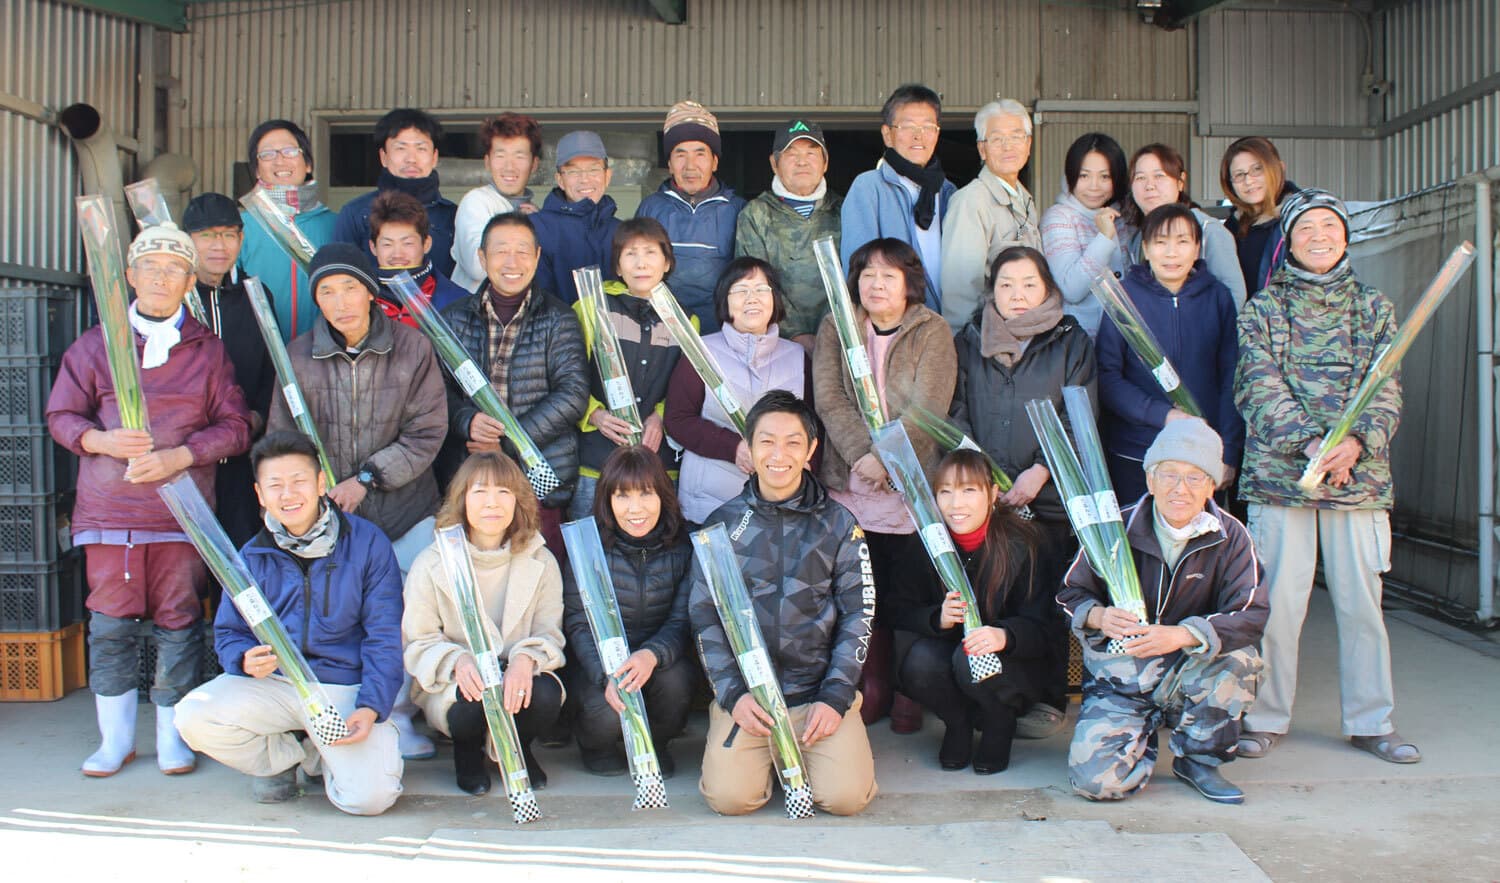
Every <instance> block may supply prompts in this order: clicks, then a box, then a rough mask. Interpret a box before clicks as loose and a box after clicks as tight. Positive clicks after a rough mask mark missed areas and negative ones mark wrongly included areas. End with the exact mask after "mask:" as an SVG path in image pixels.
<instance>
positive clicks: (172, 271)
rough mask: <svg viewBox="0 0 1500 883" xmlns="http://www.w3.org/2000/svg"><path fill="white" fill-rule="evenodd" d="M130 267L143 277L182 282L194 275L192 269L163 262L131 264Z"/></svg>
mask: <svg viewBox="0 0 1500 883" xmlns="http://www.w3.org/2000/svg"><path fill="white" fill-rule="evenodd" d="M130 268H131V269H132V270H135V274H136V275H137V276H139V277H141V278H142V279H166V280H167V281H169V282H172V281H176V282H181V281H182V280H183V279H186V278H187V277H189V276H191V275H193V271H192V270H188V269H185V268H183V267H174V266H171V265H163V264H131V265H130Z"/></svg>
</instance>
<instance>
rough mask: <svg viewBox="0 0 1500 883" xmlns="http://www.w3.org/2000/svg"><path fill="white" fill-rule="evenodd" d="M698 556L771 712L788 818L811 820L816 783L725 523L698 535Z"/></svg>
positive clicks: (733, 645)
mask: <svg viewBox="0 0 1500 883" xmlns="http://www.w3.org/2000/svg"><path fill="white" fill-rule="evenodd" d="M693 554H694V555H695V556H696V557H697V559H698V566H699V567H701V568H702V569H703V575H704V577H705V578H706V579H707V580H708V591H709V594H711V595H712V596H713V599H714V608H715V609H716V610H718V612H719V621H720V622H722V623H723V624H724V636H725V638H726V639H728V641H729V649H730V650H731V651H732V652H733V653H734V657H735V659H736V660H738V662H739V668H740V674H741V676H743V677H744V679H745V686H747V687H749V688H750V695H751V696H752V697H753V698H754V699H755V701H756V702H757V703H759V704H760V707H761V708H763V709H765V711H766V713H767V714H769V715H770V716H771V720H772V724H771V759H772V761H773V763H774V765H775V767H776V776H777V778H778V779H780V780H781V788H782V790H783V791H784V792H785V793H786V815H787V818H789V819H806V818H811V817H812V814H813V800H812V785H811V784H810V783H809V782H808V780H807V773H806V772H805V771H804V768H803V764H802V748H801V746H799V745H798V744H797V733H796V731H795V730H794V729H793V728H792V717H791V714H790V713H789V712H788V711H787V707H786V697H784V696H783V695H782V693H781V685H780V684H778V683H777V682H776V672H775V670H774V669H773V668H772V667H771V658H770V656H768V655H767V654H766V639H765V636H763V635H762V634H761V631H760V623H759V622H758V621H757V620H756V618H755V608H754V607H753V606H751V602H750V590H749V589H748V588H746V586H745V576H744V574H743V573H741V571H740V562H739V559H738V558H736V557H735V554H734V547H733V546H732V545H730V543H729V534H728V532H727V531H725V530H724V525H722V524H714V525H711V526H709V527H706V528H704V529H703V530H700V531H698V532H697V533H694V534H693Z"/></svg>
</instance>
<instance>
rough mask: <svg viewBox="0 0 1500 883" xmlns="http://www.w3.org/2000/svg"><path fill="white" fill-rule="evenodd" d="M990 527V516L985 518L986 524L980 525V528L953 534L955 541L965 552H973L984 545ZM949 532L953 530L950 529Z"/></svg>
mask: <svg viewBox="0 0 1500 883" xmlns="http://www.w3.org/2000/svg"><path fill="white" fill-rule="evenodd" d="M989 529H990V520H989V518H985V519H984V524H981V525H979V527H978V528H976V529H974V530H971V531H969V532H968V533H955V534H953V543H954V545H956V546H958V548H959V549H961V550H963V551H965V552H972V551H974V550H975V549H978V548H979V547H980V546H982V545H984V535H985V533H987V532H988V531H989ZM949 533H953V532H952V531H949Z"/></svg>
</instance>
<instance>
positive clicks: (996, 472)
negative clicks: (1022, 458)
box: [901, 405, 1036, 521]
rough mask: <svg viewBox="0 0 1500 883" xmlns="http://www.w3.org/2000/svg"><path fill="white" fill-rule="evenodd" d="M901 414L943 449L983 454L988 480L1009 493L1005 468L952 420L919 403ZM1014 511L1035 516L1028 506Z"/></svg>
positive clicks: (1024, 515)
mask: <svg viewBox="0 0 1500 883" xmlns="http://www.w3.org/2000/svg"><path fill="white" fill-rule="evenodd" d="M901 416H902V417H904V418H905V419H907V420H910V421H911V422H912V423H914V424H916V427H917V428H918V429H920V430H922V431H923V432H925V433H927V434H928V435H930V436H932V439H933V441H935V442H937V443H938V444H939V445H941V446H942V448H943V450H945V451H958V450H965V451H974V452H975V453H978V454H980V455H981V456H983V457H984V462H986V463H988V464H989V466H990V480H991V481H993V482H994V483H995V487H998V488H999V489H1000V493H1002V494H1004V493H1009V492H1010V489H1011V488H1012V487H1015V483H1014V482H1012V481H1011V480H1010V476H1009V475H1006V474H1005V470H1004V469H1001V468H1000V464H998V463H996V462H995V458H994V457H991V456H990V455H989V454H987V453H985V451H984V449H983V448H981V447H980V446H979V443H978V442H976V441H974V439H972V438H969V436H968V435H967V434H965V433H964V431H963V430H962V429H959V428H958V427H957V426H956V425H954V423H953V421H951V420H945V419H944V418H942V417H939V416H938V415H936V414H934V413H932V412H931V411H929V410H927V409H926V408H924V407H922V406H921V405H909V406H908V407H907V409H906V412H905V413H904V414H902V415H901ZM1016 512H1017V514H1019V515H1020V516H1021V517H1022V518H1024V519H1026V520H1027V521H1030V520H1032V519H1033V518H1035V517H1036V515H1035V514H1034V513H1033V512H1032V511H1031V507H1030V506H1022V507H1021V508H1019V509H1017V510H1016Z"/></svg>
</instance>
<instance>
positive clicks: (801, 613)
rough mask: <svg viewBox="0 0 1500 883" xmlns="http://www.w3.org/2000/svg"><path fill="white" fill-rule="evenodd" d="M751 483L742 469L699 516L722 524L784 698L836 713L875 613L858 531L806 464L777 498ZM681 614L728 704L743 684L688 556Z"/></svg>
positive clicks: (855, 677) (849, 694) (849, 699)
mask: <svg viewBox="0 0 1500 883" xmlns="http://www.w3.org/2000/svg"><path fill="white" fill-rule="evenodd" d="M759 489H760V483H759V482H758V481H757V480H756V478H755V477H754V476H751V478H750V480H749V481H747V482H746V483H745V490H744V491H743V492H741V494H740V495H739V496H738V497H735V498H734V499H732V500H730V501H729V502H727V503H725V504H724V505H723V506H720V507H719V508H718V509H717V510H715V511H714V513H713V514H712V515H710V516H709V517H708V520H707V521H706V522H705V524H717V523H722V524H723V525H724V527H725V529H726V530H728V531H729V539H730V542H731V543H732V544H733V545H734V550H735V554H736V555H737V556H738V557H739V560H740V565H741V567H742V568H743V570H744V573H745V584H746V586H747V587H748V588H749V589H750V602H751V604H752V605H753V606H754V607H755V618H756V620H757V621H758V622H759V623H760V630H761V634H762V635H764V637H765V640H766V651H767V653H768V654H769V655H770V657H771V667H772V668H773V669H774V670H775V672H776V675H777V680H778V681H779V682H780V684H781V691H782V693H783V694H784V695H785V697H786V704H787V706H788V707H795V706H798V705H803V704H806V703H808V702H824V703H827V704H828V706H829V707H831V708H832V709H833V710H834V711H836V712H838V713H839V714H840V715H842V714H844V713H845V712H847V711H848V710H849V706H850V705H852V704H853V703H854V691H855V685H856V684H858V683H859V675H860V671H861V670H862V669H863V668H864V664H865V655H866V653H867V652H868V650H869V644H870V625H871V623H872V621H873V620H874V618H875V578H874V576H873V575H872V574H871V572H870V551H869V548H868V547H867V546H866V545H865V535H864V532H863V531H861V530H860V528H859V525H858V523H857V522H855V520H854V516H853V515H852V514H850V512H849V510H848V509H845V508H844V507H843V506H841V505H839V504H838V503H837V502H835V501H834V500H833V499H831V498H830V497H829V496H828V491H827V489H825V488H824V487H823V485H822V484H820V483H819V482H818V480H817V479H816V478H814V477H813V476H812V473H810V472H805V473H803V476H802V488H801V490H799V491H798V492H797V493H796V494H795V495H793V496H792V497H791V498H790V499H787V500H783V501H781V502H779V503H773V502H770V501H768V500H764V499H762V498H761V496H760V490H759ZM688 615H689V617H690V618H691V620H692V626H693V634H694V635H696V636H697V642H698V653H699V655H700V656H701V657H702V659H703V668H704V671H706V672H707V673H708V679H709V682H710V683H711V684H712V685H713V688H714V696H715V698H716V699H717V700H718V703H719V706H720V707H721V708H723V709H724V710H725V711H730V712H732V711H733V710H734V705H735V703H736V702H738V701H739V699H740V697H741V696H743V695H745V693H747V692H749V688H748V687H747V686H746V685H745V679H744V678H743V677H742V676H741V674H740V669H739V665H738V662H737V661H736V659H735V655H734V652H733V651H732V650H731V649H730V647H729V641H728V638H726V637H725V635H724V626H723V624H722V623H721V622H720V621H719V613H718V611H717V610H716V609H715V608H714V601H713V597H712V596H711V595H710V594H709V590H708V581H707V580H706V579H705V578H704V576H703V570H702V568H701V567H699V566H698V565H697V563H696V561H695V562H694V565H693V577H692V593H691V595H690V596H689V600H688Z"/></svg>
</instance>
